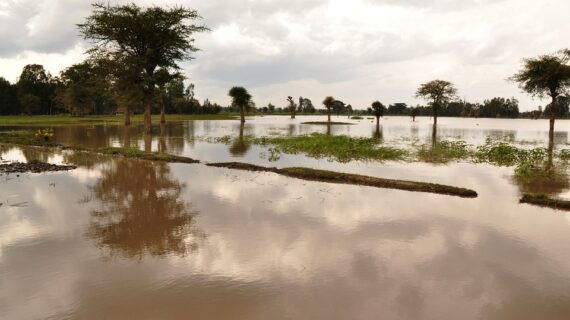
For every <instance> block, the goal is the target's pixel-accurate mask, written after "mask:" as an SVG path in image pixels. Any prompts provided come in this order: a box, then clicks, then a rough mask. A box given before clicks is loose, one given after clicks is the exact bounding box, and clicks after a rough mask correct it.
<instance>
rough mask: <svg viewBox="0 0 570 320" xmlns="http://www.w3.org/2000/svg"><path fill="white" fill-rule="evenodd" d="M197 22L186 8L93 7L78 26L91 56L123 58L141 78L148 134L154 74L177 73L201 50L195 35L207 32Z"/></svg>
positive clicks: (192, 13) (204, 27) (148, 131)
mask: <svg viewBox="0 0 570 320" xmlns="http://www.w3.org/2000/svg"><path fill="white" fill-rule="evenodd" d="M197 19H200V16H199V15H198V12H197V11H195V10H191V9H187V8H184V7H173V8H169V9H165V8H161V7H148V8H141V7H139V6H137V5H135V4H133V3H131V4H127V5H117V6H109V5H104V4H94V5H93V12H92V14H91V15H90V16H89V17H87V19H86V21H85V23H83V24H79V25H78V26H79V29H80V31H81V33H82V34H83V37H84V38H85V39H87V40H91V41H92V42H93V44H94V48H93V49H91V50H90V53H91V54H95V55H99V56H100V54H101V53H104V55H106V56H107V57H110V58H111V59H121V60H122V61H123V63H126V64H128V65H129V66H130V71H131V72H133V73H135V74H136V75H137V76H139V77H140V79H141V86H140V89H141V90H142V98H143V106H144V128H145V132H146V133H151V132H152V123H151V107H152V100H153V98H154V90H155V86H156V78H155V71H156V69H157V68H165V69H169V68H171V69H176V70H177V69H180V67H179V65H178V63H179V62H180V61H182V60H187V59H192V56H191V53H192V52H195V51H197V50H198V48H196V47H195V46H194V39H193V38H192V36H193V35H194V34H195V33H197V32H203V31H206V30H208V28H207V27H206V26H204V25H197V24H194V23H192V22H193V21H194V20H197ZM118 76H119V77H122V76H123V75H120V74H119V75H118ZM125 76H127V75H125Z"/></svg>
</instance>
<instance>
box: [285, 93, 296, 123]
mask: <svg viewBox="0 0 570 320" xmlns="http://www.w3.org/2000/svg"><path fill="white" fill-rule="evenodd" d="M287 101H288V102H289V111H290V112H291V119H295V111H296V110H297V105H296V104H295V101H293V97H291V96H288V97H287Z"/></svg>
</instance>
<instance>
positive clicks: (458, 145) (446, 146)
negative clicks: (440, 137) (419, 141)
mask: <svg viewBox="0 0 570 320" xmlns="http://www.w3.org/2000/svg"><path fill="white" fill-rule="evenodd" d="M470 155H471V151H470V148H469V146H468V145H467V144H466V143H465V141H440V142H438V143H437V144H436V145H435V146H432V145H427V144H424V145H421V146H420V148H419V149H418V151H417V156H418V159H420V160H422V161H425V162H432V163H448V162H450V161H457V160H461V159H466V158H468V157H469V156H470Z"/></svg>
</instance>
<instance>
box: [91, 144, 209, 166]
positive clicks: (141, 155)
mask: <svg viewBox="0 0 570 320" xmlns="http://www.w3.org/2000/svg"><path fill="white" fill-rule="evenodd" d="M96 152H98V153H101V154H109V155H120V156H123V157H126V158H136V159H143V160H151V161H162V162H180V163H198V162H199V161H198V160H194V159H192V158H188V157H181V156H175V155H172V154H168V153H162V152H146V151H142V150H140V149H137V148H117V147H104V148H99V149H97V150H96Z"/></svg>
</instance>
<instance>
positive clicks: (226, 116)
mask: <svg viewBox="0 0 570 320" xmlns="http://www.w3.org/2000/svg"><path fill="white" fill-rule="evenodd" d="M124 118H125V117H124V116H122V115H117V116H116V115H100V116H84V117H73V116H70V115H57V116H46V115H42V116H25V115H22V116H0V126H13V125H33V126H48V125H51V126H59V125H84V124H85V125H93V124H104V123H119V124H121V123H123V122H124ZM235 119H237V116H236V115H235V114H232V113H221V114H187V115H185V114H172V115H166V121H186V120H235ZM142 121H143V115H133V116H131V122H132V123H138V122H142ZM152 121H153V122H158V121H160V115H152Z"/></svg>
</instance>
